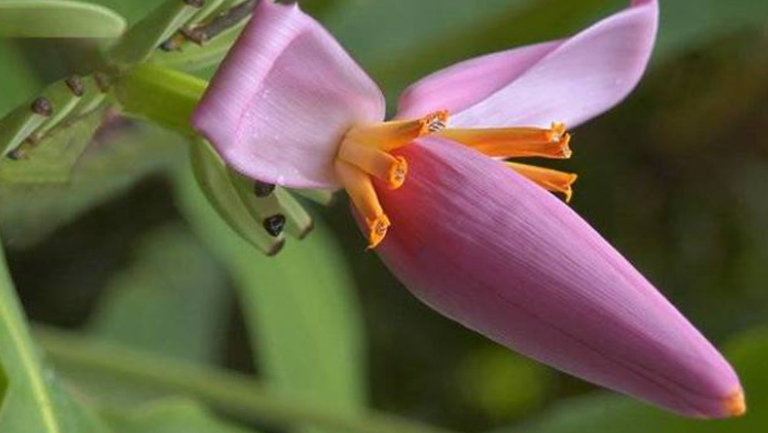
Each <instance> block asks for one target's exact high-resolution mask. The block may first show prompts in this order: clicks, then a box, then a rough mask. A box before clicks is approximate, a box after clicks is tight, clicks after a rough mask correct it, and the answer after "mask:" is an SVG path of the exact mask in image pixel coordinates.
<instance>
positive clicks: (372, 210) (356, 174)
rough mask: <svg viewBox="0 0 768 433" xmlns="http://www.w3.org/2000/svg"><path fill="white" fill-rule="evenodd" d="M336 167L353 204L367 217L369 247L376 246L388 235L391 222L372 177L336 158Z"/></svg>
mask: <svg viewBox="0 0 768 433" xmlns="http://www.w3.org/2000/svg"><path fill="white" fill-rule="evenodd" d="M335 168H336V174H337V176H338V177H339V180H340V181H341V184H342V185H344V188H345V189H346V190H347V194H349V197H350V199H352V204H353V205H354V206H355V209H357V211H358V212H360V214H361V215H362V216H363V218H365V224H366V226H367V227H368V248H369V249H370V248H375V247H376V246H377V245H378V244H379V243H381V241H383V240H384V237H385V236H386V235H387V230H388V229H389V226H390V222H389V218H387V215H386V214H384V209H382V207H381V203H380V202H379V197H378V196H377V195H376V190H375V189H374V187H373V183H372V182H371V178H370V177H369V176H368V175H367V174H366V173H365V172H363V171H362V170H360V169H359V168H357V167H355V166H353V165H351V164H349V163H347V162H344V161H342V160H339V159H337V160H336V163H335Z"/></svg>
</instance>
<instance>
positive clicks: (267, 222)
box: [264, 214, 285, 237]
mask: <svg viewBox="0 0 768 433" xmlns="http://www.w3.org/2000/svg"><path fill="white" fill-rule="evenodd" d="M284 228H285V215H282V214H277V215H272V216H271V217H268V218H265V219H264V229H265V230H266V231H267V233H269V234H270V235H272V236H274V237H278V236H280V234H281V233H282V232H283V229H284Z"/></svg>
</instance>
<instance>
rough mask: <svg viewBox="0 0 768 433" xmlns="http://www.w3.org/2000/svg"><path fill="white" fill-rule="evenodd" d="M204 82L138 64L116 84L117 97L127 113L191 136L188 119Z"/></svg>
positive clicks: (159, 67) (198, 98) (180, 73)
mask: <svg viewBox="0 0 768 433" xmlns="http://www.w3.org/2000/svg"><path fill="white" fill-rule="evenodd" d="M207 86H208V82H207V81H205V80H202V79H200V78H197V77H195V76H192V75H189V74H185V73H184V72H180V71H177V70H175V69H169V68H164V67H161V66H156V65H151V64H146V63H144V64H140V65H138V66H136V67H135V68H133V69H131V70H129V71H127V72H125V74H123V75H122V76H121V77H120V79H119V80H118V82H117V86H116V93H117V98H118V100H119V101H120V103H121V104H122V105H123V109H124V110H125V112H126V113H127V114H130V115H134V116H139V117H144V118H147V119H149V120H152V121H154V122H156V123H159V124H161V125H163V126H165V127H167V128H171V129H174V130H177V131H180V132H183V133H188V134H192V133H194V131H193V130H192V126H191V125H190V117H191V116H192V113H193V112H194V110H195V107H196V106H197V104H198V102H200V98H202V97H203V93H204V92H205V88H206V87H207Z"/></svg>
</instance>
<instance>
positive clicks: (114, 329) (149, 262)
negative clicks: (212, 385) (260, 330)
mask: <svg viewBox="0 0 768 433" xmlns="http://www.w3.org/2000/svg"><path fill="white" fill-rule="evenodd" d="M226 283H227V278H226V275H225V274H224V273H223V272H222V269H221V268H220V267H219V266H217V265H216V263H215V262H214V261H213V260H212V259H211V257H210V255H209V254H208V253H207V251H206V250H205V249H203V247H202V246H201V245H200V244H199V242H198V241H197V240H196V239H195V238H194V237H192V236H190V234H189V232H188V231H186V230H184V229H183V228H182V227H178V226H171V227H165V228H162V229H160V230H158V231H157V232H153V233H151V234H150V235H149V236H148V237H147V238H146V239H144V240H143V241H142V243H141V244H140V245H139V247H138V251H136V253H135V259H134V261H133V263H132V264H131V265H130V266H129V267H128V268H127V269H125V270H124V271H123V272H121V273H120V274H118V275H117V276H116V277H115V278H114V279H113V280H112V281H111V283H110V284H109V286H108V287H107V289H106V292H105V293H104V295H102V298H101V300H100V302H99V305H98V306H97V308H96V310H95V312H94V313H93V315H92V316H91V319H90V320H89V323H88V326H87V329H88V330H89V331H90V332H91V333H93V334H94V335H97V336H99V337H101V338H103V339H105V340H109V341H114V342H117V343H122V344H126V345H129V346H132V347H135V348H137V349H142V350H147V351H150V352H153V353H156V354H159V355H164V356H169V357H176V358H179V359H184V360H191V361H197V362H203V363H212V362H215V361H217V360H218V358H219V355H220V354H221V353H223V349H224V347H223V342H224V341H225V331H226V324H227V320H226V319H227V317H226V316H227V311H228V307H229V300H230V299H229V293H228V291H227V290H225V289H226Z"/></svg>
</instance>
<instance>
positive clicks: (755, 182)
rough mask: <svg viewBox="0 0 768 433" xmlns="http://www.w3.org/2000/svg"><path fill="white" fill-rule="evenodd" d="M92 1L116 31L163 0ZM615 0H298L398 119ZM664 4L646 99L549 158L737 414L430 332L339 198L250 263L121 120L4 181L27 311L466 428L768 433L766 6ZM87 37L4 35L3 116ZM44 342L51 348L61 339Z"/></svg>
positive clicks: (176, 166) (307, 395)
mask: <svg viewBox="0 0 768 433" xmlns="http://www.w3.org/2000/svg"><path fill="white" fill-rule="evenodd" d="M93 3H99V4H103V5H107V6H110V7H112V8H114V9H115V10H116V11H118V12H120V13H122V14H124V15H125V16H126V17H128V19H129V21H135V20H137V19H139V18H140V17H142V16H143V14H145V13H146V12H147V11H148V10H151V9H152V8H153V7H154V5H156V4H157V2H156V1H154V0H153V1H150V0H146V1H137V0H98V1H97V0H93ZM624 3H625V2H623V1H615V0H581V1H572V0H485V1H470V0H418V1H414V0H307V1H305V2H303V4H304V6H305V8H306V9H307V10H308V11H309V12H310V13H312V14H314V15H315V16H316V17H318V18H319V19H320V20H321V21H322V22H323V23H325V24H326V25H327V26H328V28H329V29H330V31H331V32H332V33H333V34H334V35H336V36H337V37H338V38H339V39H340V40H341V41H342V43H343V44H344V45H345V46H346V47H347V48H348V49H349V50H350V52H351V53H352V54H353V56H354V57H355V58H356V59H358V60H359V61H360V63H361V64H362V65H363V66H364V67H365V68H366V69H367V70H368V71H369V72H370V73H371V74H372V76H373V77H374V78H375V79H376V80H377V81H378V82H379V83H380V85H381V86H382V87H383V88H384V89H385V90H386V92H387V95H388V98H389V101H390V102H391V103H392V104H391V107H394V102H395V101H396V97H397V95H398V93H399V92H400V91H401V90H402V89H403V88H404V87H405V86H407V84H408V83H410V82H412V81H414V80H415V79H417V78H419V77H420V76H423V75H425V74H426V73H429V72H431V71H433V70H435V69H438V68H441V67H444V66H447V65H449V64H451V63H453V62H455V61H458V60H461V59H465V58H468V57H470V56H474V55H479V54H483V53H487V52H491V51H495V50H500V49H505V48H508V47H512V46H515V45H518V44H523V43H530V42H536V41H541V40H546V39H551V38H557V37H562V36H565V35H567V34H569V33H571V32H573V31H575V30H577V29H579V28H581V27H583V26H585V25H587V24H588V23H590V22H593V21H594V20H596V19H598V18H599V17H603V16H606V15H607V14H609V13H611V12H614V11H616V10H618V9H620V8H621V7H623V5H624ZM661 5H662V18H661V27H660V34H659V42H658V47H657V50H656V51H655V56H654V60H653V62H652V66H651V68H650V70H649V71H648V74H647V76H646V78H645V79H644V80H643V82H642V84H641V85H640V87H639V89H638V90H637V91H636V92H635V93H634V94H633V95H632V96H631V97H630V98H629V99H628V100H627V101H626V102H625V103H624V104H622V105H621V106H620V107H619V108H617V109H615V110H613V111H612V112H610V113H608V114H607V115H605V116H603V117H601V118H599V119H597V120H595V121H593V122H591V123H589V124H587V125H585V126H583V127H581V128H579V129H577V130H576V131H575V133H574V139H573V141H572V147H573V149H574V152H575V153H574V158H573V159H571V160H570V161H567V162H566V163H565V164H556V166H557V167H559V168H563V169H567V170H569V171H574V172H577V173H578V174H579V176H580V177H579V182H578V183H577V184H576V195H575V198H574V200H573V202H572V205H573V206H574V207H575V208H576V209H577V211H578V212H579V213H580V214H581V215H582V216H584V218H585V219H586V220H587V221H589V222H590V223H591V224H592V225H593V226H594V227H595V228H596V229H597V230H598V231H599V232H601V233H602V234H603V235H604V236H605V237H606V238H607V239H608V240H609V241H610V242H611V243H613V244H614V245H615V246H616V247H617V248H618V249H619V250H620V251H622V252H623V253H624V254H625V255H626V256H627V257H628V258H629V259H630V260H631V261H632V262H633V263H634V264H635V265H636V266H637V267H638V268H639V269H640V270H641V271H643V273H644V274H645V275H647V276H648V277H649V279H650V280H651V281H653V282H654V283H655V284H656V285H657V286H658V287H659V288H660V289H661V290H662V291H663V293H664V294H665V295H666V296H668V297H669V298H670V299H671V300H672V301H673V303H674V304H675V305H677V306H678V307H679V308H680V310H681V311H682V312H683V313H684V314H685V315H686V316H687V317H689V318H690V319H691V321H692V322H693V323H694V324H696V325H697V326H698V327H699V328H700V329H701V330H702V331H703V332H704V334H705V335H707V336H708V337H710V338H711V340H712V341H714V342H715V343H716V344H717V345H718V346H719V347H721V348H723V349H724V350H725V353H726V354H727V357H728V358H729V359H730V360H731V361H732V362H734V364H735V365H736V368H737V370H739V372H740V373H741V375H742V379H743V382H744V385H745V388H746V391H747V398H748V403H749V406H750V412H749V414H748V415H747V416H746V417H744V418H743V419H739V420H735V421H716V422H708V423H703V422H696V421H686V420H681V419H679V418H676V417H673V416H670V415H666V414H663V413H662V412H660V411H657V410H655V409H651V408H649V407H647V406H645V405H643V404H640V403H637V402H634V401H631V400H630V399H628V398H625V397H622V396H619V395H616V394H612V393H609V392H607V391H603V390H598V389H596V388H594V387H592V386H590V385H588V384H585V383H584V382H582V381H580V380H577V379H573V378H570V377H568V376H565V375H563V374H560V373H558V372H556V371H554V370H552V369H549V368H546V367H543V366H541V365H538V364H536V363H533V362H530V361H528V360H526V359H524V358H522V357H519V356H517V355H515V354H514V353H511V352H509V351H507V350H505V349H502V348H500V347H498V346H496V345H495V344H493V343H491V342H489V341H488V340H486V339H484V338H482V337H480V336H478V335H475V334H473V333H471V332H469V331H467V330H466V329H464V328H462V327H461V326H459V325H457V324H455V323H453V322H450V321H448V320H447V319H444V318H443V317H441V316H439V315H438V314H437V313H435V312H433V311H431V310H430V309H428V308H427V307H425V306H423V305H421V304H420V303H419V302H418V301H416V300H415V298H413V297H411V296H410V295H409V293H408V292H407V291H406V290H405V289H404V288H403V287H402V286H401V285H400V284H399V283H398V282H397V281H396V280H395V279H394V278H393V277H392V276H391V275H390V274H389V273H388V271H387V270H386V269H385V268H384V267H383V265H382V264H381V263H380V262H379V260H378V259H377V257H376V255H375V254H373V253H366V252H364V249H365V240H364V239H363V237H362V236H361V235H360V234H359V233H358V231H357V229H356V227H355V225H354V223H353V221H352V219H351V217H350V215H349V212H348V203H347V202H346V199H344V198H340V200H338V201H337V202H336V203H334V204H333V205H332V206H330V207H328V208H324V207H322V206H319V205H316V204H311V203H309V202H307V206H308V207H310V208H311V209H312V211H313V214H314V215H315V216H316V218H317V228H316V230H315V231H314V232H313V233H312V235H310V236H309V238H308V239H307V240H306V241H304V242H303V243H301V244H298V243H296V242H291V243H289V245H288V246H287V247H286V250H285V251H284V252H283V253H281V255H280V256H279V257H277V258H272V259H270V258H265V257H262V256H260V255H259V254H258V253H257V252H255V251H254V250H252V249H250V248H248V247H247V246H246V245H245V244H244V243H242V242H241V241H240V240H239V239H237V238H236V237H234V236H233V235H232V234H231V233H230V232H229V231H228V229H227V228H226V227H223V226H222V225H221V222H220V221H218V219H217V217H216V216H215V215H213V214H212V213H211V212H210V209H208V208H206V205H205V204H204V203H203V199H202V197H201V196H200V193H199V192H198V191H197V190H196V185H194V184H193V183H192V181H191V180H190V178H189V177H185V176H187V175H186V174H185V172H184V170H183V167H184V166H185V164H186V162H185V161H186V153H185V146H186V143H185V142H184V140H183V139H181V138H180V137H178V136H176V135H174V134H173V133H170V132H167V131H161V130H159V129H158V128H156V127H152V126H150V125H141V124H135V123H129V122H120V123H118V124H117V125H116V126H114V127H112V128H110V130H108V131H104V132H103V133H102V134H100V136H99V139H98V141H97V142H95V143H94V144H93V145H92V146H91V148H90V149H89V151H88V152H87V154H86V155H85V158H83V160H82V161H81V163H80V165H81V166H80V167H79V171H78V173H77V174H76V176H75V179H74V180H73V182H72V184H71V185H70V186H69V187H66V188H65V187H60V186H59V187H56V186H53V187H51V186H46V185H24V186H8V185H2V184H0V233H2V236H3V240H4V242H5V247H6V250H7V256H8V257H7V259H8V261H9V267H10V271H11V274H12V276H13V279H14V281H15V284H16V286H17V288H18V290H19V293H20V296H21V299H22V302H23V304H24V307H25V310H26V312H27V313H28V315H29V316H30V318H31V319H32V320H33V321H36V322H39V323H45V324H48V325H55V326H59V327H64V328H70V329H72V330H76V331H78V332H80V333H81V335H90V336H93V337H94V338H98V339H100V340H103V341H108V342H111V343H110V344H120V345H125V346H128V347H133V348H134V349H136V350H139V351H144V352H147V353H153V354H156V355H157V356H160V357H163V358H171V359H183V360H185V362H187V361H194V362H196V363H200V364H201V365H211V366H223V367H226V368H229V369H234V370H238V371H241V372H245V373H254V372H255V373H256V374H257V375H258V377H259V378H261V379H262V381H263V383H264V384H265V385H266V386H267V387H268V388H269V389H270V390H273V391H274V392H275V393H279V394H281V395H285V396H288V398H289V399H290V398H294V397H295V398H297V399H298V398H301V399H306V400H313V401H315V402H317V403H318V404H321V405H326V406H327V407H328V408H329V410H331V409H333V410H339V411H342V412H346V413H350V414H355V413H357V412H358V411H359V409H360V408H361V407H364V406H371V407H373V408H375V409H377V410H381V411H384V412H392V413H395V414H397V415H400V416H402V417H405V418H410V419H413V420H417V421H421V422H423V423H426V424H432V425H436V426H440V427H444V428H449V429H456V430H461V431H473V432H479V431H489V430H494V431H495V430H498V431H500V432H501V431H509V432H512V431H520V432H542V433H544V432H547V433H549V432H552V433H555V432H576V431H578V432H589V431H623V432H634V431H638V432H640V431H643V432H646V431H651V430H652V431H658V432H665V431H668V432H682V431H686V432H694V431H718V432H719V431H722V432H726V431H744V432H748V431H749V432H752V431H755V432H756V431H761V430H760V428H761V427H762V428H764V427H765V425H768V412H766V411H768V370H766V367H765V360H766V359H768V326H766V325H768V2H764V1H755V0H731V1H728V2H723V1H718V0H697V1H690V0H661ZM83 48H88V47H87V46H84V43H83V42H72V41H71V40H69V41H65V40H45V41H40V40H35V41H31V40H0V115H3V114H5V113H7V112H8V111H9V110H10V109H12V108H13V107H14V106H15V105H17V104H19V103H21V102H23V101H24V100H26V99H28V98H29V97H30V96H31V95H33V94H34V93H35V92H36V91H37V90H39V89H41V88H42V87H43V86H44V85H45V84H46V83H49V82H52V81H54V80H56V79H59V78H61V77H64V76H66V75H68V74H70V73H72V72H77V71H82V70H83V69H86V68H88V67H89V65H91V64H92V62H94V61H95V60H94V59H95V58H96V57H95V56H91V55H89V54H88V52H89V50H88V49H85V50H84V49H83ZM83 53H85V54H83ZM211 72H212V69H209V70H207V71H203V72H201V75H202V76H205V77H207V76H210V74H211ZM550 165H551V164H550ZM58 338H64V337H59V336H57V335H56V334H55V333H54V334H51V335H48V336H47V337H45V339H46V340H50V342H49V343H47V344H50V345H52V346H53V347H58V346H56V345H57V344H61V341H59V340H57V339H58ZM44 346H45V344H44ZM53 358H54V360H55V357H53ZM61 368H62V371H64V372H65V376H68V377H70V380H72V381H74V383H76V384H78V385H79V386H81V387H82V388H83V389H86V390H88V392H90V393H92V395H93V396H98V398H104V399H105V400H109V401H122V402H131V404H135V403H137V402H139V401H141V402H146V401H148V399H150V397H149V395H150V394H151V393H142V392H143V391H141V390H138V391H137V390H133V391H131V392H130V393H129V392H124V393H121V392H118V391H116V389H118V388H119V386H122V385H114V386H112V385H109V383H110V382H109V381H108V380H107V379H103V380H102V379H99V380H94V379H92V378H90V379H89V377H90V375H91V372H88V373H87V374H86V373H83V371H82V366H80V371H78V365H77V362H74V361H72V360H70V361H69V362H63V363H62V366H61ZM96 382H98V383H96ZM117 382H119V380H117ZM105 384H106V385H105ZM134 385H136V384H134ZM137 388H141V386H137ZM150 388H151V386H150ZM144 391H146V390H144ZM117 394H121V395H117ZM94 398H96V397H94ZM324 407H325V406H324ZM225 412H226V411H225ZM117 418H119V417H117ZM250 422H251V423H253V422H252V421H250ZM137 425H138V424H137ZM256 426H257V427H258V423H256ZM136 428H139V427H136ZM137 431H141V430H137ZM201 431H203V430H201ZM216 431H218V430H216Z"/></svg>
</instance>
